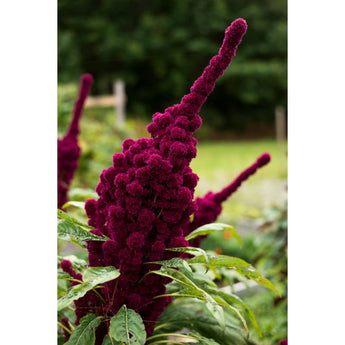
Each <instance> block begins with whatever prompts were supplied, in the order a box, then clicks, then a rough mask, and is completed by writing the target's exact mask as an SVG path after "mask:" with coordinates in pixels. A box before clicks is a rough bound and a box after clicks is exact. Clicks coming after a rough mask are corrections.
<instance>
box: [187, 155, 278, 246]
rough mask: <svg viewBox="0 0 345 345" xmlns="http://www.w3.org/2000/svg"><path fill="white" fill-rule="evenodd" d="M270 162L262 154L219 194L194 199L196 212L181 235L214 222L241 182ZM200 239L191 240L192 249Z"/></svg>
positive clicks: (207, 194) (267, 157)
mask: <svg viewBox="0 0 345 345" xmlns="http://www.w3.org/2000/svg"><path fill="white" fill-rule="evenodd" d="M270 160H271V156H270V155H269V154H268V153H263V154H262V155H261V156H260V157H258V158H257V160H256V161H255V163H253V164H252V165H250V166H249V167H248V168H246V169H245V170H243V171H242V172H241V173H240V174H239V175H238V176H237V177H236V178H235V180H234V181H233V182H231V183H230V184H229V185H228V186H227V187H225V188H223V189H222V190H221V191H220V192H218V193H212V192H208V193H206V195H205V196H204V197H202V198H196V200H195V201H196V204H197V211H196V212H195V213H194V218H193V221H192V222H190V223H188V224H187V225H185V226H184V228H183V235H184V236H187V235H188V234H189V233H191V232H192V231H193V230H195V229H197V228H198V227H200V226H202V225H205V224H209V223H213V222H214V221H216V219H217V218H218V216H219V215H220V213H221V212H222V203H223V202H224V201H225V200H227V199H228V198H229V197H230V196H231V195H232V194H233V193H234V192H236V190H237V189H238V188H239V187H240V186H241V184H242V182H244V181H246V180H247V179H248V178H249V177H250V176H251V175H254V174H255V173H256V171H257V169H259V168H261V167H263V166H265V165H266V164H268V163H269V162H270ZM202 238H205V237H204V236H203V237H201V236H199V237H197V238H195V239H193V240H191V241H190V244H191V245H192V246H194V247H200V242H201V240H202Z"/></svg>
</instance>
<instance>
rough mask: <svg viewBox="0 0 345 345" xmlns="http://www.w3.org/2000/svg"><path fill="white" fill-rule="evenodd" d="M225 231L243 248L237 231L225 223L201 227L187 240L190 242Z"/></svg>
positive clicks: (188, 236) (187, 237) (189, 235)
mask: <svg viewBox="0 0 345 345" xmlns="http://www.w3.org/2000/svg"><path fill="white" fill-rule="evenodd" d="M225 230H227V231H230V233H231V234H232V235H233V236H234V237H235V238H236V240H237V241H238V242H239V244H240V245H241V246H242V240H241V237H240V236H239V235H238V233H237V231H236V229H235V228H234V227H233V226H231V225H227V224H223V223H211V224H206V225H203V226H200V227H199V228H197V229H195V230H194V231H192V232H191V233H190V234H188V235H187V236H186V237H185V238H186V240H187V241H190V240H192V239H193V238H195V237H198V236H205V235H209V234H211V233H212V232H215V231H225Z"/></svg>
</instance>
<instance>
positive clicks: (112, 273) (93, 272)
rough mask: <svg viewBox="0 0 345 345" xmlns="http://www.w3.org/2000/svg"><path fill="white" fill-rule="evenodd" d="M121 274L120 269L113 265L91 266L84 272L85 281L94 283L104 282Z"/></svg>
mask: <svg viewBox="0 0 345 345" xmlns="http://www.w3.org/2000/svg"><path fill="white" fill-rule="evenodd" d="M119 275H120V271H119V270H118V269H117V268H115V267H113V266H106V267H89V268H88V269H87V270H86V271H85V272H84V273H83V281H84V282H89V283H92V284H94V286H96V285H98V284H103V283H105V282H107V281H110V280H113V279H115V278H117V277H118V276H119Z"/></svg>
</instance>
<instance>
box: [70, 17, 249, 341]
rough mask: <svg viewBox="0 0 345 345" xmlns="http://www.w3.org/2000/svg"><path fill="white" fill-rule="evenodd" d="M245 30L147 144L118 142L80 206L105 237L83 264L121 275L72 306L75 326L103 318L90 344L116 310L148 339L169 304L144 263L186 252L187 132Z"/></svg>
mask: <svg viewBox="0 0 345 345" xmlns="http://www.w3.org/2000/svg"><path fill="white" fill-rule="evenodd" d="M246 29H247V24H246V22H245V21H244V20H243V19H237V20H236V21H234V22H233V23H232V24H231V25H230V26H229V27H228V28H227V30H226V32H225V38H224V41H223V44H222V46H221V48H220V50H219V53H218V55H216V56H214V57H213V58H212V59H211V60H210V63H209V65H208V66H207V67H206V68H205V70H204V72H203V74H202V75H201V76H200V77H199V78H198V79H197V80H196V81H195V83H194V84H193V86H192V87H191V89H190V93H189V94H187V95H185V96H184V97H183V98H182V100H181V102H180V104H176V105H174V106H172V107H169V108H167V109H165V111H164V113H155V114H154V115H153V122H152V123H151V124H150V125H148V126H147V130H148V132H149V133H150V135H151V136H150V138H142V139H138V140H136V141H135V140H132V139H126V140H125V141H124V142H123V145H122V152H121V153H116V154H114V156H113V165H112V166H111V167H109V168H108V169H106V170H103V172H102V173H101V175H100V182H99V183H98V185H97V187H96V192H97V194H98V195H99V198H98V200H88V201H87V202H86V204H85V210H86V214H87V216H88V218H89V224H90V225H91V226H93V227H94V228H95V230H92V232H93V233H94V234H96V235H105V236H107V237H108V238H109V239H108V240H107V241H105V242H99V241H90V242H88V244H87V249H88V252H89V265H90V266H115V267H117V268H118V269H119V270H120V272H121V275H120V276H119V277H118V278H117V279H115V280H113V281H110V282H107V283H105V284H104V288H103V289H101V290H99V293H101V294H102V298H101V299H100V298H98V299H97V300H96V301H95V295H94V294H92V293H88V294H87V295H86V296H84V297H83V298H81V299H79V300H77V301H76V302H75V304H76V316H77V323H78V322H79V320H80V318H81V317H83V316H84V315H86V314H87V313H90V312H93V313H96V314H97V315H102V316H105V319H104V321H103V322H102V323H101V325H100V326H99V327H98V328H97V330H96V344H101V342H102V339H103V337H104V336H105V334H107V328H108V322H109V319H110V318H111V316H113V315H114V314H116V313H117V311H118V310H119V308H120V307H121V306H122V305H123V304H126V305H127V307H128V308H131V309H134V310H135V311H136V312H137V313H139V314H140V315H141V317H142V319H143V321H144V324H145V328H146V332H147V335H148V336H150V334H152V332H153V328H154V325H155V323H156V321H157V319H158V317H159V316H160V314H161V313H162V312H163V310H164V309H165V308H166V306H167V305H168V304H169V303H170V302H171V298H170V297H159V298H155V297H156V296H159V295H163V294H164V293H165V291H166V288H165V285H166V283H167V282H168V281H169V280H167V279H166V278H163V277H160V276H157V275H154V274H148V275H147V273H148V272H149V271H151V270H153V269H156V268H158V267H159V266H157V265H154V264H150V262H152V261H157V260H162V259H169V258H172V257H174V256H178V255H179V254H177V253H173V252H169V251H166V248H174V247H185V246H188V242H187V241H186V240H185V238H184V230H183V229H184V227H185V226H186V224H187V223H188V222H189V220H190V216H191V215H192V214H193V213H194V212H195V211H196V203H195V202H194V201H193V196H194V190H195V187H196V185H197V182H198V176H197V175H196V174H195V173H193V172H192V170H191V168H190V166H189V165H190V162H191V160H192V159H193V158H194V157H196V153H197V151H196V144H197V140H196V139H195V138H194V137H193V133H194V132H195V131H196V129H198V128H199V127H200V126H201V123H202V121H201V118H200V116H199V115H198V114H197V113H198V112H199V110H200V108H201V106H202V104H203V103H204V102H205V100H206V98H207V97H208V95H209V94H210V93H211V92H212V90H213V88H214V86H215V82H216V80H217V79H218V78H219V76H221V75H222V74H223V73H224V71H225V69H226V68H227V66H228V65H229V64H230V62H231V60H232V58H233V56H234V55H235V53H236V49H237V46H238V45H239V44H240V42H241V39H242V37H243V35H244V34H245V32H246ZM64 265H66V264H64ZM66 269H67V268H66Z"/></svg>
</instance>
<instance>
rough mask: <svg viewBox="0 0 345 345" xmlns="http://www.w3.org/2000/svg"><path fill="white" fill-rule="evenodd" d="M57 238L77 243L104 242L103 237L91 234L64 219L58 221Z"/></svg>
mask: <svg viewBox="0 0 345 345" xmlns="http://www.w3.org/2000/svg"><path fill="white" fill-rule="evenodd" d="M58 238H60V239H62V240H65V241H70V240H71V239H75V240H77V242H79V243H80V242H84V241H106V240H107V239H106V238H105V237H101V236H97V235H94V234H92V233H91V232H89V231H87V230H85V229H83V228H81V227H80V226H78V225H76V224H74V223H72V222H70V221H69V220H66V219H59V220H58Z"/></svg>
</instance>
